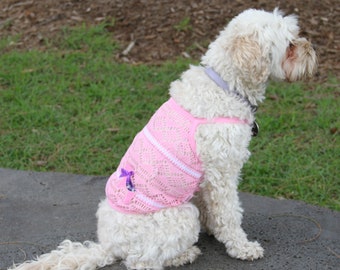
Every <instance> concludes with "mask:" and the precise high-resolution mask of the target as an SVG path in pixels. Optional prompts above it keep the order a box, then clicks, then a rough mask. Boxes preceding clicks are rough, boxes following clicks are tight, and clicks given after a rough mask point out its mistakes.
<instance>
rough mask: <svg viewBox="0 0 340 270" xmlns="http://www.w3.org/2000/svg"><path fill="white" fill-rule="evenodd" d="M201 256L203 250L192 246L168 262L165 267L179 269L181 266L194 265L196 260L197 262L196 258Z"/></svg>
mask: <svg viewBox="0 0 340 270" xmlns="http://www.w3.org/2000/svg"><path fill="white" fill-rule="evenodd" d="M200 254H201V250H200V249H199V248H198V247H196V246H192V247H190V248H188V249H187V250H186V251H184V252H183V253H181V254H179V255H178V256H177V257H175V258H173V259H170V260H167V261H166V262H165V265H164V266H167V267H168V266H175V267H178V266H181V265H184V264H187V263H193V262H194V260H196V258H197V257H198V256H199V255H200Z"/></svg>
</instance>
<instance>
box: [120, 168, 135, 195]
mask: <svg viewBox="0 0 340 270" xmlns="http://www.w3.org/2000/svg"><path fill="white" fill-rule="evenodd" d="M133 174H134V173H133V171H127V170H125V169H123V168H122V169H121V171H120V176H119V177H126V188H127V189H128V190H130V191H136V189H135V187H134V186H133V183H132V180H131V177H132V176H133Z"/></svg>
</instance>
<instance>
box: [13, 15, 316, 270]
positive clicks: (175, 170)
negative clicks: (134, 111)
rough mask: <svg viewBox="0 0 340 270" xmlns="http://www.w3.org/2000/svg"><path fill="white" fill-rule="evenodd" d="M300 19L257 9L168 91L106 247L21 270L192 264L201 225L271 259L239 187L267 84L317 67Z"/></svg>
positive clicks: (106, 234) (101, 235)
mask: <svg viewBox="0 0 340 270" xmlns="http://www.w3.org/2000/svg"><path fill="white" fill-rule="evenodd" d="M298 34H299V27H298V23H297V18H296V17H295V16H292V15H290V16H284V15H283V14H282V12H280V11H279V10H278V9H275V10H274V11H273V12H265V11H262V10H254V9H249V10H246V11H244V12H242V13H241V14H240V15H238V16H237V17H235V18H234V19H233V20H232V21H231V22H230V23H229V24H228V25H227V26H226V28H225V29H224V30H222V31H221V33H220V34H219V36H218V37H217V39H216V40H215V41H214V42H212V43H211V44H210V46H209V48H208V51H207V53H206V54H205V55H204V56H203V57H202V61H201V65H200V66H191V67H190V68H189V69H188V70H187V71H185V72H184V73H183V74H182V76H181V78H180V79H178V80H176V81H174V82H173V83H172V84H171V86H170V96H171V97H170V99H169V100H168V101H167V102H165V103H164V104H163V105H162V106H161V107H160V108H159V110H157V112H156V113H155V114H154V115H153V116H152V118H151V119H150V121H149V123H148V124H147V125H146V126H145V128H144V129H143V130H142V131H141V132H140V133H138V134H137V136H136V137H135V139H134V141H133V143H132V144H131V146H130V148H129V149H128V151H127V152H126V154H125V155H124V157H123V159H122V160H121V163H120V165H119V167H118V169H117V171H116V172H115V173H114V174H113V175H112V176H111V177H110V178H109V180H108V182H107V185H106V199H105V200H103V201H102V202H101V203H100V204H99V209H98V212H97V218H98V231H97V233H98V239H99V243H93V242H89V241H87V242H84V243H83V244H82V243H74V242H71V241H69V240H65V241H64V242H62V243H61V244H60V246H59V247H58V249H57V250H54V251H52V252H50V253H48V254H44V255H41V256H40V257H38V258H37V259H36V260H33V261H28V262H25V263H23V264H21V265H18V266H14V269H17V270H18V269H37V270H40V269H41V270H43V269H46V270H47V269H59V270H64V269H95V268H97V267H103V266H105V265H109V264H112V263H114V262H116V261H118V260H122V261H123V262H124V264H125V265H126V267H127V268H128V269H163V268H164V267H167V266H180V265H183V264H185V263H192V262H193V261H194V260H195V258H196V257H197V256H198V255H199V254H200V250H199V249H198V248H197V247H196V246H195V243H196V242H197V241H198V236H199V232H200V229H201V225H202V226H204V228H205V229H206V231H207V232H209V233H211V234H213V235H214V236H215V237H216V239H217V240H218V241H220V242H222V243H223V244H224V245H225V247H226V251H227V253H228V254H229V255H230V256H231V257H234V258H238V259H241V260H254V259H258V258H261V257H263V249H262V247H261V246H260V244H259V243H258V242H250V241H248V239H247V235H246V233H245V232H244V231H243V229H242V228H241V221H242V212H243V209H242V207H241V205H240V201H239V198H238V192H237V186H238V182H239V177H240V171H241V168H242V166H243V164H244V163H245V162H246V161H247V159H248V158H249V156H250V152H249V151H248V145H249V141H250V139H251V137H252V135H254V134H256V133H257V124H256V122H255V116H254V113H255V110H256V108H257V104H258V102H261V101H263V99H264V95H265V89H266V85H267V81H268V80H269V79H270V78H273V79H276V80H286V81H296V80H299V79H302V78H304V77H310V76H311V75H312V74H313V73H314V71H315V69H316V62H317V60H316V54H315V51H314V50H313V48H312V46H311V43H310V42H308V41H307V40H306V39H305V38H300V37H299V36H298Z"/></svg>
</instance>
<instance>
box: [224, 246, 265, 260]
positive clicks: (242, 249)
mask: <svg viewBox="0 0 340 270" xmlns="http://www.w3.org/2000/svg"><path fill="white" fill-rule="evenodd" d="M227 252H228V254H229V256H231V257H233V258H237V259H240V260H249V261H253V260H256V259H259V258H262V257H263V253H264V250H263V248H262V247H261V245H260V244H259V243H258V242H256V241H255V242H249V241H247V242H243V243H233V245H232V246H230V247H228V246H227Z"/></svg>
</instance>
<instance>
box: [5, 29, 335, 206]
mask: <svg viewBox="0 0 340 270" xmlns="http://www.w3.org/2000/svg"><path fill="white" fill-rule="evenodd" d="M15 38H16V37H8V38H6V39H2V40H0V53H1V55H0V115H1V116H0V167H4V168H13V169H20V170H35V171H58V172H69V173H77V174H87V175H109V174H111V173H112V171H113V170H114V169H115V168H116V166H117V165H118V163H119V160H120V158H121V157H122V155H123V154H124V152H125V151H126V149H127V147H128V146H129V144H130V143H131V141H132V139H133V137H134V136H135V134H136V133H137V132H138V131H139V130H140V129H141V128H142V127H143V126H144V125H145V124H146V122H147V121H148V119H149V117H150V116H151V115H152V114H153V112H154V111H155V109H157V108H158V107H159V105H160V104H161V103H162V102H164V101H165V100H167V98H168V88H169V84H170V82H171V81H173V80H175V79H177V78H178V77H179V75H180V73H181V72H182V71H183V70H185V69H187V68H188V65H189V63H190V62H189V60H185V59H178V60H177V61H174V62H166V63H163V64H161V65H157V66H152V65H128V64H121V63H117V62H116V61H115V52H116V51H117V49H118V48H119V44H117V43H116V42H115V41H114V40H113V39H112V37H111V36H110V35H109V34H108V33H106V31H105V27H104V26H103V25H97V26H93V27H91V28H86V27H80V28H76V29H64V31H63V33H62V34H61V35H60V38H58V39H56V40H50V41H48V42H50V45H51V46H50V49H48V50H46V51H34V50H33V51H25V52H24V51H16V50H14V49H11V44H12V43H13V41H14V40H15ZM191 62H192V61H191ZM338 84H339V81H338V80H337V79H336V78H334V77H332V76H331V75H330V77H329V82H328V83H327V84H318V83H296V84H287V83H271V84H270V85H269V87H268V91H267V99H266V101H265V102H264V104H262V105H261V106H260V108H259V111H258V113H257V119H258V123H259V124H260V134H259V136H258V137H256V138H254V139H253V140H252V142H251V152H252V157H251V158H250V160H249V162H248V163H247V164H246V166H245V168H244V170H243V181H242V182H241V187H240V188H241V190H243V191H248V192H252V193H255V194H260V195H265V196H270V197H274V198H289V199H296V200H303V201H305V202H307V203H311V204H315V205H320V206H325V207H328V208H331V209H335V210H338V211H339V210H340V202H339V194H340V178H339V168H340V147H339V127H340V120H339V112H340V108H339V94H340V92H339V89H338V88H337V87H338V86H337V85H338Z"/></svg>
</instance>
